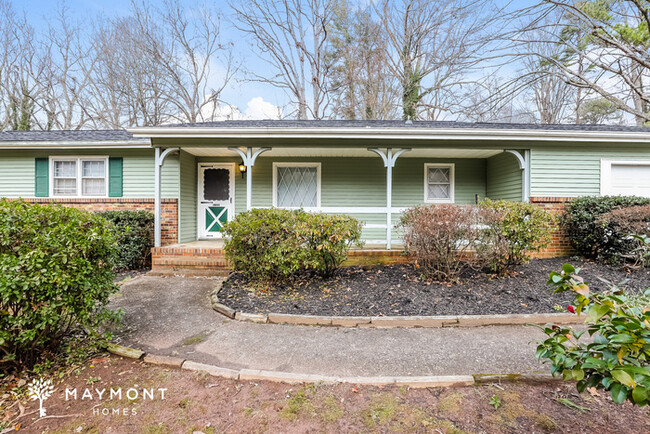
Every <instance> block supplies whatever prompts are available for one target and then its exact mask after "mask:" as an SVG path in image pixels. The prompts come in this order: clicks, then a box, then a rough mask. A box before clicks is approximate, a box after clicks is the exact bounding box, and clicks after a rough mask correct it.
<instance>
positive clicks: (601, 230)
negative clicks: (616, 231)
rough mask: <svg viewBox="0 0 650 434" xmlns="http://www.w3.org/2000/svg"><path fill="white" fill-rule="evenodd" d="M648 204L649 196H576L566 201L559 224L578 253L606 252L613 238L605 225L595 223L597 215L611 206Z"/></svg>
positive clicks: (608, 251)
mask: <svg viewBox="0 0 650 434" xmlns="http://www.w3.org/2000/svg"><path fill="white" fill-rule="evenodd" d="M648 204H650V198H645V197H636V196H585V197H579V198H576V199H574V200H572V201H571V202H569V203H568V205H567V208H566V211H567V212H566V214H565V215H564V216H563V218H562V226H563V227H564V229H565V230H566V233H567V235H568V237H569V239H570V240H571V244H572V245H573V247H574V248H575V249H576V251H577V252H578V253H579V254H580V255H582V256H585V257H587V258H597V257H599V256H608V255H611V254H612V249H614V251H615V248H616V243H617V241H616V240H614V239H612V238H610V237H608V236H607V228H606V227H603V225H602V224H599V222H598V220H599V218H600V217H601V216H602V215H603V214H606V213H608V212H610V211H613V210H615V209H619V208H628V207H631V206H638V205H648ZM610 243H614V244H613V245H612V244H610Z"/></svg>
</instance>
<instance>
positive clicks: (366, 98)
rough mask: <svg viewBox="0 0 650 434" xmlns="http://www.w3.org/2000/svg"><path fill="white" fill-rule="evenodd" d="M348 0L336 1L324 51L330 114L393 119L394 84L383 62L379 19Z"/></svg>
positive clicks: (394, 113)
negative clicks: (327, 60) (327, 58)
mask: <svg viewBox="0 0 650 434" xmlns="http://www.w3.org/2000/svg"><path fill="white" fill-rule="evenodd" d="M351 8H352V6H351V5H350V2H349V1H348V0H339V1H338V2H337V4H336V8H335V14H334V19H333V24H332V25H331V30H330V35H331V36H330V41H329V44H328V46H329V48H328V53H329V56H331V59H332V67H331V69H330V77H329V79H330V93H331V99H332V114H333V116H334V117H342V118H344V119H395V118H396V117H397V115H398V110H397V109H398V101H399V98H398V96H399V94H398V86H397V85H396V84H397V83H396V82H395V79H394V78H393V76H392V75H391V73H390V70H389V69H388V67H387V65H386V58H385V54H386V44H387V42H388V41H387V39H386V38H385V35H384V32H383V31H382V28H381V23H379V22H378V21H376V20H375V19H374V18H373V17H372V15H371V11H370V10H367V9H361V8H356V9H354V10H351Z"/></svg>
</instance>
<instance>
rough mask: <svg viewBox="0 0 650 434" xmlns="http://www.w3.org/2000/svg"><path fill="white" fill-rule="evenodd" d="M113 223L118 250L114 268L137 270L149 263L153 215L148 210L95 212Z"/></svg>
mask: <svg viewBox="0 0 650 434" xmlns="http://www.w3.org/2000/svg"><path fill="white" fill-rule="evenodd" d="M97 214H99V215H100V216H102V217H104V218H105V219H106V220H109V221H110V222H112V223H113V225H114V232H115V238H116V240H117V245H118V247H119V248H118V250H117V259H116V262H115V268H116V270H138V269H142V268H146V267H147V266H148V265H150V263H151V248H152V247H153V243H152V241H151V240H152V236H151V235H152V233H153V230H154V215H153V213H151V212H149V211H103V212H99V213H97Z"/></svg>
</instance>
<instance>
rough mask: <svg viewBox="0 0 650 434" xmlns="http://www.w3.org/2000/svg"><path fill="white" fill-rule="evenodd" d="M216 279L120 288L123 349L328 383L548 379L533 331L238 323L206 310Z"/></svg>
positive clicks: (115, 304)
mask: <svg viewBox="0 0 650 434" xmlns="http://www.w3.org/2000/svg"><path fill="white" fill-rule="evenodd" d="M218 283H219V280H218V278H193V279H192V278H177V277H148V276H145V277H140V278H137V279H134V280H133V281H131V282H126V283H125V284H123V285H122V289H121V291H120V293H118V294H116V295H115V296H114V297H113V298H112V301H111V304H110V307H112V308H121V309H122V310H123V311H124V313H125V315H124V322H123V327H122V329H121V330H119V331H118V332H117V333H116V335H117V339H118V342H119V343H121V344H122V345H127V346H133V347H138V348H141V349H143V350H144V351H147V352H151V353H155V354H161V355H173V356H178V357H182V358H186V359H188V360H193V361H195V362H200V363H208V364H213V365H218V366H221V367H225V368H233V369H243V368H247V369H264V370H271V371H285V372H296V373H304V374H321V375H330V376H421V375H463V374H495V373H539V372H549V368H548V366H547V365H542V364H540V363H539V362H537V360H536V359H535V341H536V340H537V339H540V338H543V337H544V334H543V333H542V332H541V331H539V330H538V329H536V328H534V327H525V326H523V327H520V326H494V327H480V328H444V329H439V328H437V329H350V328H335V327H309V326H290V325H275V324H254V323H244V322H238V321H233V320H229V319H226V318H225V317H223V316H221V315H220V314H218V313H217V312H215V311H213V310H212V309H211V307H210V303H209V295H210V294H211V293H212V291H213V290H214V289H215V287H216V286H217V284H218Z"/></svg>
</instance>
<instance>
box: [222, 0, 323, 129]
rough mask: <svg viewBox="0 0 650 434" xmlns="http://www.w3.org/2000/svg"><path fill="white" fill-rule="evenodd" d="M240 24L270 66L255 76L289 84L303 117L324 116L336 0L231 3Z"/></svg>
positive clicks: (253, 74) (252, 73)
mask: <svg viewBox="0 0 650 434" xmlns="http://www.w3.org/2000/svg"><path fill="white" fill-rule="evenodd" d="M230 6H231V8H232V10H233V12H234V16H235V20H236V27H237V29H239V30H240V31H242V32H244V33H245V34H246V35H247V36H248V37H249V38H250V39H251V40H252V42H253V44H254V45H255V46H256V47H257V48H258V50H259V54H258V55H259V57H260V59H261V60H263V61H264V62H265V63H266V64H267V65H269V67H270V70H269V71H268V72H267V73H259V72H256V71H248V72H249V74H250V76H251V77H252V80H255V81H260V82H263V83H268V84H270V85H272V86H275V87H277V88H280V89H283V90H284V91H286V93H287V94H288V95H289V97H290V98H291V101H292V103H293V104H294V105H295V106H296V112H297V118H298V119H308V118H313V119H322V118H324V117H325V116H326V112H327V107H328V104H329V93H328V80H327V77H328V73H329V70H330V67H331V61H330V59H329V57H328V56H327V40H328V25H329V23H330V20H331V19H332V14H333V9H334V2H333V0H250V1H246V2H242V3H241V4H235V3H234V2H231V3H230Z"/></svg>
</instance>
